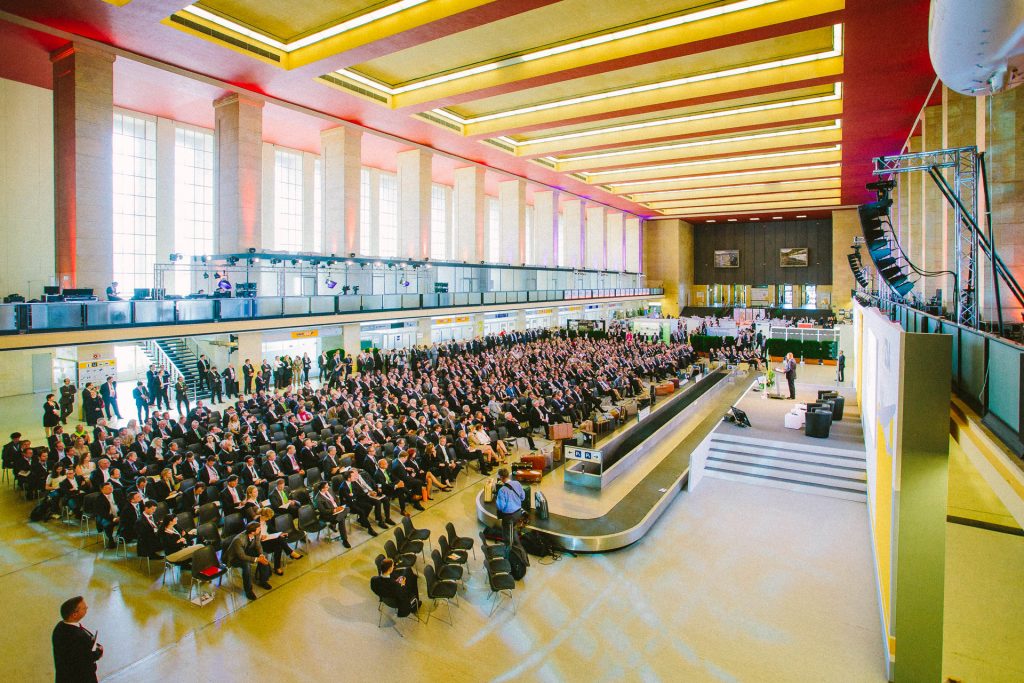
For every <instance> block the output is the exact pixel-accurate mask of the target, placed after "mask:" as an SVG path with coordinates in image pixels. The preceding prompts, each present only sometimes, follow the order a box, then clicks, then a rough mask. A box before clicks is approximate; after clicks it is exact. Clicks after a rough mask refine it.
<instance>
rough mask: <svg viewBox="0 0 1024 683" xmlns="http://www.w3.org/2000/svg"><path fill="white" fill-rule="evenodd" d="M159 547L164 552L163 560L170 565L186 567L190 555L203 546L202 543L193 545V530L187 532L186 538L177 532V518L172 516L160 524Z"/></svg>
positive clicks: (190, 557)
mask: <svg viewBox="0 0 1024 683" xmlns="http://www.w3.org/2000/svg"><path fill="white" fill-rule="evenodd" d="M160 527H161V529H160V546H161V548H162V549H163V551H164V559H166V560H167V561H168V562H170V563H171V564H176V565H179V566H187V565H188V564H190V563H191V560H192V555H193V554H194V553H195V552H196V551H197V550H199V549H201V548H204V547H205V546H204V545H203V544H202V543H195V544H194V545H190V543H191V542H194V541H195V529H192V530H190V531H189V533H188V536H185V535H182V533H181V532H180V531H178V518H177V517H175V516H174V515H167V517H165V518H164V520H163V521H162V522H160Z"/></svg>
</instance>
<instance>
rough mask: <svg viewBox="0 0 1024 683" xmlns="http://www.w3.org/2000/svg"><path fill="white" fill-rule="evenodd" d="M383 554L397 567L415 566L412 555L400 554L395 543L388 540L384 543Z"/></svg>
mask: <svg viewBox="0 0 1024 683" xmlns="http://www.w3.org/2000/svg"><path fill="white" fill-rule="evenodd" d="M384 554H385V555H387V556H388V557H389V558H390V559H392V560H394V561H395V566H397V567H412V566H413V565H415V564H416V556H415V555H414V554H412V553H403V552H400V551H399V550H398V547H397V546H396V545H395V542H394V541H392V540H390V539H388V540H387V541H385V542H384Z"/></svg>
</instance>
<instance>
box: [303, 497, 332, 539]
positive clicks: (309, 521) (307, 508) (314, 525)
mask: <svg viewBox="0 0 1024 683" xmlns="http://www.w3.org/2000/svg"><path fill="white" fill-rule="evenodd" d="M297 522H298V525H299V528H300V529H302V530H303V531H305V532H306V533H307V534H316V538H317V540H318V541H319V540H320V532H321V531H323V530H324V529H325V528H326V527H327V524H326V523H325V522H324V521H323V520H322V519H320V518H319V517H318V516H317V514H316V510H314V509H313V506H312V505H303V506H302V507H300V508H299V517H298V520H297Z"/></svg>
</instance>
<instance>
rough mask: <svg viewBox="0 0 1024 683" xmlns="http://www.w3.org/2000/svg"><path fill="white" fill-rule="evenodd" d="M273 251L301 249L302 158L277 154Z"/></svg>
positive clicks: (288, 154) (281, 153) (297, 155)
mask: <svg viewBox="0 0 1024 683" xmlns="http://www.w3.org/2000/svg"><path fill="white" fill-rule="evenodd" d="M274 248H275V249H279V250H282V251H300V250H301V249H302V155H301V154H297V153H295V152H287V151H285V150H281V149H279V150H276V152H275V154H274Z"/></svg>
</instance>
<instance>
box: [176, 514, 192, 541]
mask: <svg viewBox="0 0 1024 683" xmlns="http://www.w3.org/2000/svg"><path fill="white" fill-rule="evenodd" d="M177 517H178V525H177V526H178V532H179V533H181V534H182V535H183V536H184V535H186V534H188V532H190V531H192V530H193V529H195V528H196V520H195V518H194V517H192V513H191V512H179V513H178V515H177Z"/></svg>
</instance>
